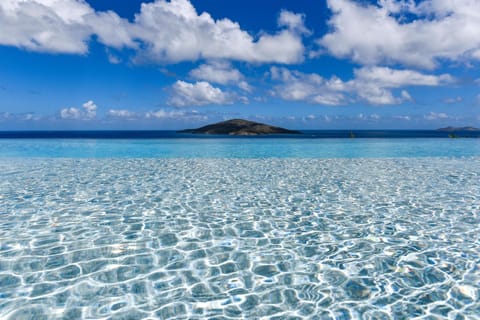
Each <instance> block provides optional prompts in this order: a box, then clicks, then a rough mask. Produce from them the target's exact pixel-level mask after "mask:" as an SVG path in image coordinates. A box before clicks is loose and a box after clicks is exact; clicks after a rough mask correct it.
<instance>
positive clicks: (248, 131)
mask: <svg viewBox="0 0 480 320" xmlns="http://www.w3.org/2000/svg"><path fill="white" fill-rule="evenodd" d="M179 132H183V133H199V134H227V135H235V136H257V135H265V134H302V133H301V132H300V131H296V130H288V129H284V128H280V127H275V126H270V125H268V124H264V123H259V122H254V121H248V120H243V119H232V120H227V121H222V122H218V123H214V124H209V125H206V126H204V127H201V128H197V129H186V130H181V131H179Z"/></svg>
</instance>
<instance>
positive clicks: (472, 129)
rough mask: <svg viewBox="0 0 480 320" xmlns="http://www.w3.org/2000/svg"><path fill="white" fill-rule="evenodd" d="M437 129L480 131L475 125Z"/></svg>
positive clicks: (444, 130) (446, 130) (445, 130)
mask: <svg viewBox="0 0 480 320" xmlns="http://www.w3.org/2000/svg"><path fill="white" fill-rule="evenodd" d="M437 131H443V132H455V131H480V128H475V127H446V128H440V129H437Z"/></svg>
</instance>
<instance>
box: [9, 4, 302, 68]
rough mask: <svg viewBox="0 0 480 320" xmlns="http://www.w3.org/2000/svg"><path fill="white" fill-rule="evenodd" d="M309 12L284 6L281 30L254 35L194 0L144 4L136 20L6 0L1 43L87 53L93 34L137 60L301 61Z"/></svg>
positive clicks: (84, 9) (70, 6) (76, 7)
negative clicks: (201, 9)
mask: <svg viewBox="0 0 480 320" xmlns="http://www.w3.org/2000/svg"><path fill="white" fill-rule="evenodd" d="M303 19H304V18H303V16H301V15H296V14H294V13H291V12H288V11H283V12H282V13H281V14H280V17H279V21H278V23H279V26H280V27H283V28H281V29H280V30H279V31H278V32H277V33H275V34H266V33H264V34H261V35H260V36H258V37H253V36H252V35H250V34H249V33H248V32H246V31H244V30H242V29H241V27H240V25H239V24H238V23H236V22H233V21H231V20H229V19H227V18H224V19H219V20H215V19H213V18H212V16H211V15H210V14H208V13H206V12H203V13H201V14H199V13H197V11H196V9H195V7H194V6H193V5H192V3H191V2H190V1H189V0H171V1H166V0H156V1H154V2H150V3H143V4H142V5H141V9H140V12H139V13H137V14H136V15H135V18H134V20H133V21H132V22H129V21H128V20H126V19H123V18H121V17H119V16H118V15H117V14H116V13H115V12H112V11H106V12H97V11H95V10H94V9H93V8H92V7H91V6H90V5H89V4H88V3H87V2H85V1H83V0H30V1H24V0H3V1H1V2H0V30H2V31H1V32H0V44H2V45H9V46H16V47H20V48H25V49H28V50H32V51H42V52H54V53H70V54H85V53H87V52H88V42H89V41H90V39H91V38H92V37H94V36H95V38H96V39H97V40H98V41H99V42H100V43H103V44H104V45H106V46H107V47H112V48H118V49H120V48H123V47H126V48H130V49H133V50H136V52H137V57H136V59H135V61H137V62H142V61H148V62H152V61H153V62H162V63H164V62H180V61H194V60H199V59H231V60H240V61H249V62H258V63H263V62H277V63H296V62H300V61H301V60H302V59H303V53H304V46H303V43H302V32H303V29H304V27H303Z"/></svg>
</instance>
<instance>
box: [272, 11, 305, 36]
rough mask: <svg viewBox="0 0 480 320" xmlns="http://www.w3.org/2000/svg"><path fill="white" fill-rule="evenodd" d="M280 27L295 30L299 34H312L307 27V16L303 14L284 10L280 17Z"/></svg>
mask: <svg viewBox="0 0 480 320" xmlns="http://www.w3.org/2000/svg"><path fill="white" fill-rule="evenodd" d="M278 25H279V26H281V27H287V28H289V29H290V30H295V31H297V32H298V33H304V34H310V30H308V29H307V28H306V27H305V15H303V14H298V13H293V12H290V11H288V10H282V11H281V12H280V16H279V17H278Z"/></svg>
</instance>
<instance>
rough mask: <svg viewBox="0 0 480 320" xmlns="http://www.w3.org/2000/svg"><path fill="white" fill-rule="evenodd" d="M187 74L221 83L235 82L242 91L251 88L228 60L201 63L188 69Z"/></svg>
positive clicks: (248, 90)
mask: <svg viewBox="0 0 480 320" xmlns="http://www.w3.org/2000/svg"><path fill="white" fill-rule="evenodd" d="M189 75H190V76H191V77H192V78H194V79H197V80H205V81H209V82H212V83H218V84H222V85H227V84H236V85H238V87H239V88H240V89H242V90H244V91H247V92H250V91H251V90H252V88H251V87H250V85H249V84H248V83H247V82H246V81H245V80H244V76H243V74H242V73H241V72H240V71H238V69H235V68H233V67H232V65H231V64H230V63H228V62H219V61H214V62H210V63H207V64H202V65H200V66H198V67H197V68H196V69H193V70H192V71H190V73H189Z"/></svg>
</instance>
